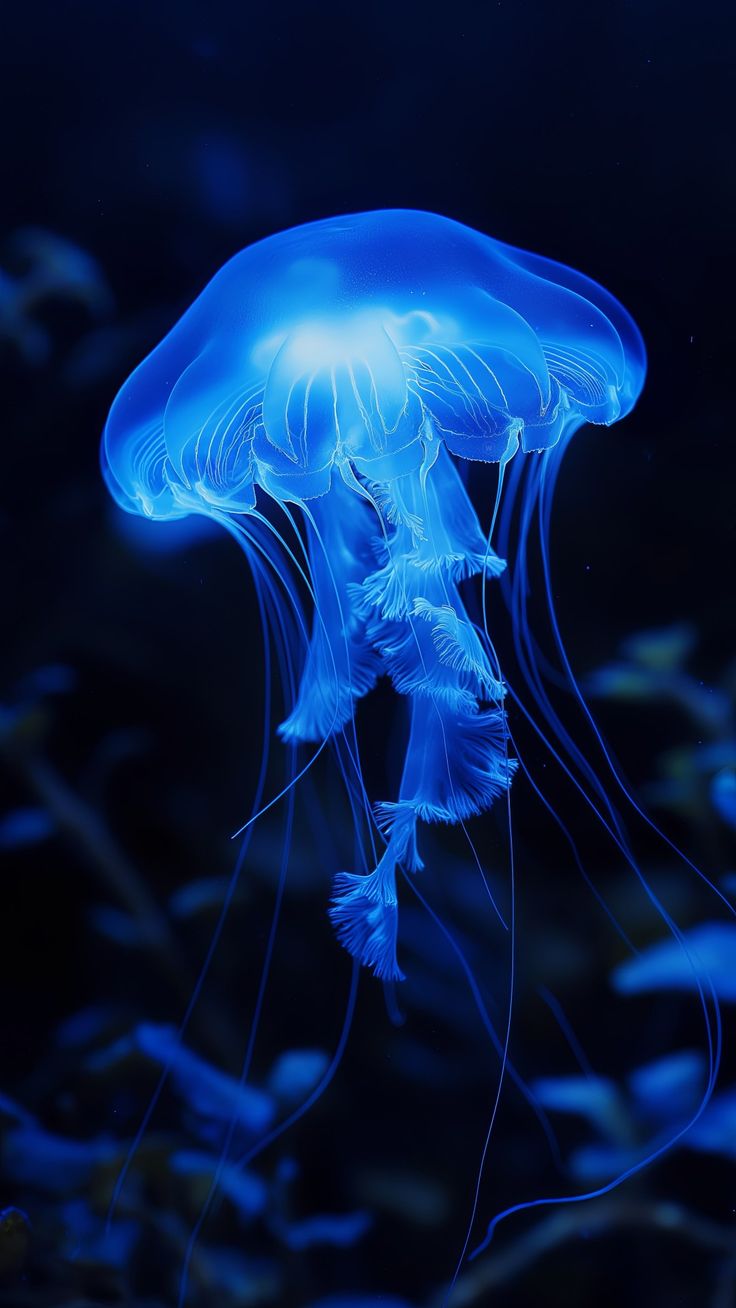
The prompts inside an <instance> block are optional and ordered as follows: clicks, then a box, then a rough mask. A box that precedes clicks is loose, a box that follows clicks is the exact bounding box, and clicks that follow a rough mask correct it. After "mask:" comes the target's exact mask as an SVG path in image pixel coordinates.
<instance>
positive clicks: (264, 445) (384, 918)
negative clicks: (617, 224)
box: [102, 210, 646, 982]
mask: <svg viewBox="0 0 736 1308" xmlns="http://www.w3.org/2000/svg"><path fill="white" fill-rule="evenodd" d="M645 368H646V363H645V354H644V348H643V344H642V340H641V337H640V335H639V332H638V330H637V328H636V326H635V324H634V322H633V321H632V319H631V318H630V317H629V315H628V313H627V312H626V311H625V310H624V309H623V308H622V306H621V305H620V304H619V303H618V302H617V301H616V300H615V299H614V298H613V297H612V296H611V295H610V294H608V293H607V292H606V291H605V290H603V289H602V288H601V287H600V286H598V285H597V284H596V283H595V282H593V281H591V280H590V279H589V278H587V277H585V276H583V275H582V274H580V273H577V272H574V271H573V270H571V269H570V268H567V267H565V266H563V265H562V264H559V263H555V262H553V261H551V260H549V259H545V258H542V257H540V256H538V255H534V254H528V253H525V252H523V251H521V250H517V249H514V248H512V247H511V246H508V245H504V244H502V243H501V242H499V241H495V240H493V239H491V238H490V237H488V236H485V235H482V234H480V233H478V232H476V231H473V230H471V229H470V228H468V227H466V226H463V225H462V224H461V223H458V222H454V221H451V220H450V219H447V218H443V217H440V216H438V215H435V214H431V213H423V212H414V211H410V210H387V211H378V212H375V213H362V214H354V215H349V216H345V217H337V218H330V219H326V220H324V221H320V222H313V223H308V224H306V225H304V226H300V227H296V228H293V229H292V230H289V231H286V232H282V233H279V234H278V235H275V236H272V237H269V238H267V239H266V240H262V241H259V242H257V243H256V244H255V245H252V246H250V247H248V248H247V249H245V250H243V251H242V252H241V253H240V254H238V255H236V256H235V258H233V259H232V260H231V261H230V262H229V263H228V264H226V265H225V267H224V268H223V269H222V270H221V271H220V272H219V273H218V274H217V275H216V276H215V277H214V279H213V280H212V281H211V282H210V284H209V285H208V286H207V287H206V288H205V290H204V291H203V292H202V294H201V295H200V296H199V298H198V299H197V300H196V301H195V302H194V304H193V305H192V306H191V308H190V309H189V310H188V311H187V312H186V313H185V314H184V316H183V318H182V319H181V321H180V322H179V323H177V325H176V326H175V327H174V328H173V330H172V331H171V332H170V333H169V335H168V336H167V337H166V338H165V339H164V340H163V341H162V342H161V344H160V345H159V346H158V347H157V348H156V349H155V350H154V351H153V353H152V354H151V355H150V356H149V357H148V358H147V359H146V360H145V361H144V362H143V363H142V364H141V365H140V367H139V368H138V369H137V370H136V371H135V372H134V373H133V374H132V376H131V377H130V378H129V380H128V381H127V382H126V384H125V385H124V386H123V388H122V390H121V391H120V393H119V394H118V396H117V398H116V400H115V402H114V404H113V407H112V410H111V413H110V416H109V419H108V422H107V425H106V428H105V433H104V439H103V443H102V465H103V471H104V476H105V479H106V481H107V485H108V487H109V489H110V491H111V493H112V495H113V496H114V498H115V500H116V501H117V503H118V504H119V505H120V506H121V507H122V508H123V509H125V510H127V511H128V512H130V513H135V514H140V515H142V516H144V517H146V518H150V519H156V520H168V519H172V518H181V517H184V516H185V515H188V514H204V515H207V516H208V517H210V518H212V519H214V520H216V521H218V522H219V523H221V524H222V525H223V526H224V527H225V528H226V529H227V530H228V531H229V532H230V533H231V534H232V535H233V536H234V537H235V538H236V539H237V540H238V542H239V544H240V545H241V546H242V548H243V549H244V551H245V553H246V555H247V556H248V559H249V561H250V563H251V567H252V570H253V573H254V577H255V578H256V579H257V582H258V586H259V588H260V589H259V594H260V595H262V596H263V597H264V598H263V601H262V603H261V612H262V614H265V615H266V617H267V618H269V620H270V622H271V625H272V626H273V629H274V632H275V634H276V639H277V641H278V642H280V647H281V648H282V650H283V657H282V660H281V662H282V667H283V668H284V669H285V675H284V681H285V686H284V694H285V697H286V700H287V712H286V715H285V717H284V720H283V721H282V723H281V725H280V728H279V732H280V736H281V738H282V740H283V741H284V742H285V743H286V744H287V745H288V746H289V747H290V748H291V750H292V753H293V752H294V750H295V748H296V746H298V745H301V744H303V743H310V744H311V745H312V746H313V749H312V752H311V754H310V756H309V759H308V761H307V762H306V764H305V765H304V766H303V767H302V769H301V771H299V772H297V771H296V768H294V769H292V773H291V781H290V786H291V785H293V783H294V782H295V781H296V779H298V777H299V776H301V775H303V772H304V771H305V770H306V768H308V767H309V766H310V765H311V761H312V760H313V759H314V758H315V757H317V755H318V754H319V753H320V752H321V751H322V750H323V748H324V747H325V746H326V745H327V744H328V743H332V744H333V745H334V747H335V751H336V754H337V757H338V762H339V764H340V767H341V768H342V770H343V773H344V774H345V776H346V780H347V782H348V788H349V792H350V795H351V797H352V802H353V809H354V812H355V816H356V824H357V825H358V826H360V824H361V823H364V824H365V825H366V826H370V828H371V836H370V840H369V841H366V840H362V842H359V844H362V847H363V848H370V849H372V850H373V851H375V857H372V858H371V859H370V861H366V863H365V865H364V866H358V865H356V866H355V867H353V868H350V869H348V870H340V871H336V874H335V877H334V882H333V890H332V898H331V902H330V906H329V914H330V918H331V920H332V923H333V925H334V928H335V932H336V935H337V938H338V940H339V941H340V942H341V944H342V945H343V946H344V947H345V948H346V949H347V950H348V951H349V953H350V954H351V955H352V956H353V957H354V958H355V959H356V960H358V962H359V963H361V964H363V965H365V966H366V967H368V968H370V969H371V970H372V971H373V972H374V973H375V975H376V976H378V977H379V978H381V979H382V980H384V981H388V982H390V981H393V980H399V979H401V977H402V972H401V969H400V965H399V961H398V959H397V926H398V918H399V911H398V895H397V871H399V870H401V871H402V872H404V873H408V874H412V873H414V872H417V871H419V869H420V868H421V867H422V859H421V853H420V847H421V827H422V824H425V823H450V824H462V825H464V824H465V823H466V822H467V821H468V820H469V819H471V818H473V817H475V816H476V815H478V814H480V813H482V812H484V811H485V810H487V809H488V808H489V807H490V806H491V805H492V804H493V803H494V801H495V800H497V799H499V797H502V796H504V795H506V793H507V792H508V790H509V787H510V785H511V782H512V778H513V776H514V772H515V770H516V767H517V760H516V759H515V758H514V757H513V750H512V749H510V735H509V728H508V725H507V718H506V711H505V707H504V703H505V698H506V695H507V686H506V683H505V680H504V677H503V675H502V670H501V667H500V665H499V661H498V658H497V656H496V653H495V649H494V644H493V640H492V636H491V633H490V631H489V626H488V614H487V604H486V584H487V583H488V582H493V580H494V579H497V578H501V579H502V580H501V582H500V583H499V584H500V585H504V586H505V587H506V592H507V598H508V599H509V602H510V607H511V610H512V615H513V617H514V628H515V638H516V639H517V642H518V652H519V656H520V663H521V666H522V668H526V670H527V673H528V680H529V683H530V685H531V688H532V692H533V694H534V698H535V700H536V702H537V704H538V706H539V708H540V709H541V710H542V713H543V715H544V716H545V717H547V719H548V721H551V715H552V714H553V709H552V707H551V705H549V703H548V702H546V701H545V700H544V692H543V690H542V688H541V685H540V683H539V680H538V676H537V673H536V670H535V668H534V652H533V648H532V646H531V645H529V644H528V641H527V636H526V626H527V624H526V610H525V604H526V598H525V596H526V581H525V573H526V565H525V552H526V541H527V538H528V536H529V533H530V530H531V524H532V521H533V519H534V517H535V513H536V511H537V510H538V511H539V514H540V516H541V520H542V523H543V525H544V522H545V521H546V518H547V517H548V513H549V505H550V500H551V494H552V490H553V487H554V480H555V476H556V470H557V467H558V466H559V460H560V456H561V453H562V451H563V449H564V447H565V445H566V443H567V441H568V440H569V439H570V437H571V436H572V434H573V433H574V432H575V431H576V430H577V429H578V428H579V427H580V426H581V425H582V424H583V423H586V422H590V423H598V424H610V423H613V422H615V421H617V420H618V419H619V418H621V417H623V416H624V415H625V414H627V413H628V412H629V411H630V409H631V408H632V406H633V405H634V403H635V402H636V399H637V397H638V395H639V392H640V390H641V387H642V384H643V380H644V374H645ZM473 462H480V463H484V464H494V465H497V468H498V492H497V494H496V500H495V506H494V505H491V506H489V508H490V509H493V513H492V520H491V522H490V526H489V523H488V522H487V521H486V522H484V523H483V524H482V523H481V521H480V519H479V517H478V513H477V511H476V508H475V507H474V504H473V500H472V498H471V496H470V494H469V492H468V479H469V476H468V474H469V469H470V466H471V464H472V463H473ZM509 467H510V469H511V471H510V472H509V473H508V474H507V476H506V484H505V487H504V486H503V483H504V473H505V472H506V470H507V469H508V468H509ZM502 487H503V490H504V494H503V496H502V494H501V491H502ZM515 519H518V522H519V527H518V542H517V545H516V555H515V558H513V559H510V562H511V563H512V565H513V569H510V571H512V570H513V573H514V578H513V582H512V583H511V584H509V579H508V577H507V578H506V580H505V581H504V580H503V577H502V574H503V573H504V570H505V568H506V560H505V559H504V557H503V554H504V553H507V554H508V553H510V546H511V530H512V526H511V524H512V522H513V521H514V520H515ZM496 521H498V524H499V528H500V542H501V545H503V547H504V548H500V547H499V552H498V553H497V552H496V551H495V550H494V548H492V546H491V538H492V530H493V528H494V527H495V524H496ZM497 543H498V542H497ZM474 579H475V585H476V587H477V586H478V585H479V586H480V593H481V595H482V609H481V607H480V606H479V604H478V601H477V594H476V596H475V598H474V597H473V594H472V590H473V580H474ZM305 596H306V597H307V600H308V603H307V606H306V607H305V602H304V601H305ZM294 669H296V671H294ZM384 676H386V677H388V678H390V680H391V682H392V683H393V687H394V690H395V691H396V693H397V696H398V697H399V699H400V701H401V702H402V703H403V704H404V705H405V707H406V714H405V717H406V724H405V736H404V743H403V753H402V766H401V767H400V769H398V770H397V787H396V791H395V793H393V794H389V795H384V796H378V797H373V796H371V797H368V796H367V795H366V790H365V786H364V785H363V779H362V772H361V766H360V750H359V747H358V733H357V729H356V724H355V716H356V706H357V704H358V702H359V701H360V700H362V699H363V697H365V696H367V695H369V694H370V692H371V691H372V690H373V688H374V686H375V684H376V682H377V680H378V679H379V678H380V677H384ZM571 748H572V746H571ZM356 796H357V798H356ZM278 798H280V796H276V799H278ZM272 802H275V800H274V801H272Z"/></svg>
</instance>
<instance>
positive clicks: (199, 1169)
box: [169, 1149, 268, 1221]
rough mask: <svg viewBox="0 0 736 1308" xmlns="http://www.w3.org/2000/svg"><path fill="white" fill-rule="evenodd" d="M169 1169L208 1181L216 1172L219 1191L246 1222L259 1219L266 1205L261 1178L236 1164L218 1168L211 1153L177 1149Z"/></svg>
mask: <svg viewBox="0 0 736 1308" xmlns="http://www.w3.org/2000/svg"><path fill="white" fill-rule="evenodd" d="M169 1167H170V1168H171V1170H172V1172H176V1173H178V1175H180V1176H195V1177H204V1178H206V1180H207V1181H208V1182H209V1181H211V1179H212V1178H213V1177H214V1175H215V1173H216V1172H218V1171H219V1174H218V1186H219V1189H220V1190H221V1191H222V1193H223V1194H225V1195H227V1197H228V1199H229V1200H230V1201H231V1203H232V1204H233V1206H234V1207H235V1208H236V1209H237V1211H238V1214H239V1215H240V1217H241V1218H244V1219H245V1220H246V1221H247V1220H250V1219H251V1218H253V1217H258V1216H259V1215H260V1214H261V1213H262V1212H263V1210H264V1208H265V1206H266V1199H267V1197H268V1191H267V1188H266V1183H265V1181H262V1180H261V1178H260V1176H256V1175H255V1174H254V1173H253V1172H247V1171H244V1170H243V1168H241V1167H238V1166H237V1164H235V1163H225V1164H223V1165H222V1166H219V1160H218V1158H217V1157H216V1156H215V1155H213V1154H206V1153H202V1152H200V1151H199V1150H195V1149H180V1150H178V1151H177V1152H176V1153H174V1154H172V1156H171V1158H170V1159H169Z"/></svg>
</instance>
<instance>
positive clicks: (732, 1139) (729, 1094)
mask: <svg viewBox="0 0 736 1308" xmlns="http://www.w3.org/2000/svg"><path fill="white" fill-rule="evenodd" d="M684 1143H685V1144H686V1145H687V1146H688V1148H689V1149H697V1150H698V1151H699V1152H702V1153H707V1154H722V1155H723V1157H724V1158H733V1159H736V1086H734V1087H732V1088H731V1089H729V1090H724V1091H723V1093H722V1094H718V1095H714V1096H713V1098H712V1099H711V1101H710V1103H708V1104H707V1105H706V1107H705V1108H704V1110H703V1112H702V1113H701V1115H700V1117H699V1118H698V1120H697V1122H695V1123H694V1125H693V1126H692V1127H691V1128H690V1130H689V1131H688V1133H687V1135H686V1136H685V1140H684Z"/></svg>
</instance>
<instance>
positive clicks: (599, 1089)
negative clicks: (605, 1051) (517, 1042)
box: [529, 1076, 623, 1139]
mask: <svg viewBox="0 0 736 1308" xmlns="http://www.w3.org/2000/svg"><path fill="white" fill-rule="evenodd" d="M529 1088H530V1090H531V1092H532V1094H533V1095H534V1097H535V1099H536V1100H537V1102H538V1103H540V1104H541V1106H542V1108H548V1109H550V1111H551V1112H556V1113H573V1114H575V1115H576V1116H578V1117H583V1118H585V1119H586V1121H588V1122H590V1124H591V1125H592V1126H594V1127H595V1128H596V1130H599V1131H601V1132H602V1133H603V1134H604V1135H606V1136H609V1137H611V1138H612V1139H618V1138H619V1137H620V1135H621V1129H622V1116H623V1105H622V1103H621V1097H620V1094H619V1091H618V1089H617V1087H616V1086H615V1085H614V1084H613V1082H612V1081H609V1080H607V1078H605V1077H599V1076H595V1077H585V1076H555V1077H552V1076H550V1077H542V1078H540V1079H539V1080H538V1081H534V1082H533V1083H532V1085H531V1086H530V1087H529Z"/></svg>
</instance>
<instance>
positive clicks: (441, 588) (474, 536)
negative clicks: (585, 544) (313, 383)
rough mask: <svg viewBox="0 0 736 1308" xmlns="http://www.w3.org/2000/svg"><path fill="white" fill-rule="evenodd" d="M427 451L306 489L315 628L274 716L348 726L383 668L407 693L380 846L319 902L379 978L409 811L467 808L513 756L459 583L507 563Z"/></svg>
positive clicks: (448, 817)
mask: <svg viewBox="0 0 736 1308" xmlns="http://www.w3.org/2000/svg"><path fill="white" fill-rule="evenodd" d="M424 451H425V454H424V461H423V463H422V465H421V468H420V469H419V471H418V472H415V473H412V474H409V475H406V476H404V477H399V478H396V479H394V480H393V481H391V482H385V483H381V484H380V485H378V486H376V485H373V486H372V487H371V488H370V490H366V498H365V499H363V500H361V499H360V497H359V496H356V494H355V491H354V490H349V491H348V490H347V489H346V488H345V487H344V486H341V485H340V484H339V483H336V484H335V485H334V486H333V489H332V490H331V491H330V492H329V494H328V495H326V496H324V497H322V498H321V499H318V500H314V501H312V502H311V504H310V506H309V514H308V517H309V520H310V527H309V546H310V565H311V575H312V581H313V587H314V598H315V611H314V619H313V628H312V635H311V640H310V645H309V650H308V653H307V658H306V661H305V664H304V669H303V673H302V678H301V684H300V689H299V693H298V697H297V701H296V704H295V706H294V709H293V710H292V712H291V713H290V715H289V717H288V718H287V720H286V722H285V723H284V724H283V726H282V728H281V732H282V735H284V736H285V737H286V738H287V739H290V740H319V739H323V738H324V737H325V736H326V735H329V734H331V733H332V732H335V731H337V730H339V729H340V728H342V727H344V726H345V724H346V723H347V722H348V721H349V720H350V718H351V717H352V715H353V712H354V706H355V703H356V701H357V700H358V699H359V698H360V697H361V696H363V695H365V694H366V693H367V692H368V691H369V690H370V689H371V688H372V686H373V684H374V682H375V680H376V678H377V677H378V676H379V675H380V674H385V675H388V676H389V677H390V678H391V681H392V683H393V686H394V689H395V690H396V691H397V692H398V694H399V695H401V696H403V697H404V698H406V699H407V700H408V704H409V710H410V712H409V732H408V740H407V745H406V753H405V760H404V768H403V774H402V779H401V785H400V789H399V795H398V798H397V800H396V801H395V802H386V803H383V804H380V805H379V806H378V808H377V810H376V818H377V821H378V824H379V826H380V828H381V830H382V831H383V834H384V836H385V838H386V842H387V845H386V850H385V853H384V854H383V856H382V858H381V859H380V860H379V862H378V865H377V866H376V868H375V869H374V871H373V872H371V873H370V874H369V875H366V876H364V875H359V874H356V873H352V872H341V873H340V874H339V875H338V876H337V878H336V880H335V884H334V892H333V900H332V905H331V909H330V916H331V918H332V921H333V923H334V926H335V929H336V931H337V935H338V938H339V939H340V941H341V942H342V943H343V944H344V945H345V947H346V948H347V949H348V950H349V951H350V953H351V954H353V955H354V956H355V957H357V958H359V959H360V961H361V962H362V963H364V964H366V965H367V966H369V967H371V968H372V969H373V971H374V972H375V973H376V975H378V976H380V977H382V978H384V979H390V978H394V979H398V978H400V977H401V972H400V970H399V967H398V964H397V961H396V933H397V924H398V908H397V895H396V869H397V866H398V865H399V864H401V865H403V866H405V867H406V868H408V869H409V870H412V871H414V870H417V869H418V868H419V867H421V860H420V857H419V854H418V851H417V834H416V827H417V822H418V821H420V820H421V821H423V822H445V823H456V822H461V821H464V820H465V819H467V818H470V817H473V816H475V815H476V814H478V813H480V812H482V811H483V810H484V809H486V808H488V807H489V805H490V804H491V803H492V802H493V800H494V799H496V798H497V796H498V795H500V794H502V793H503V792H504V791H505V790H507V789H508V786H509V784H510V781H511V777H512V775H513V771H514V767H515V763H514V760H511V759H509V758H508V754H507V740H506V726H505V718H504V710H503V707H502V702H503V695H504V687H503V684H502V682H501V680H500V678H499V676H498V675H497V671H496V670H494V668H493V667H492V666H491V661H490V659H489V657H488V653H487V651H486V649H485V647H484V643H483V641H482V639H481V636H480V634H479V632H478V631H477V629H476V627H475V626H474V624H473V622H472V621H471V619H470V617H469V616H468V613H467V611H466V608H465V605H464V603H463V600H462V598H461V595H460V589H459V588H460V583H461V582H463V581H464V580H466V579H467V578H468V577H470V576H473V575H478V574H479V573H482V572H484V571H485V573H486V575H487V576H489V577H497V576H499V575H500V574H501V573H502V572H503V569H504V566H505V565H504V562H503V560H502V559H500V558H498V556H497V555H496V554H494V553H493V551H492V550H490V549H489V548H488V545H487V542H486V540H485V537H484V535H483V533H482V531H481V528H480V524H479V522H478V519H477V516H476V514H475V511H474V509H473V506H472V504H471V502H470V499H469V497H468V495H467V492H466V490H465V486H464V484H463V481H462V479H461V477H460V475H459V473H458V471H457V469H456V467H455V465H454V464H453V462H452V460H451V458H450V457H449V455H448V454H447V452H446V451H445V449H444V448H443V446H442V444H441V442H440V441H439V440H438V439H437V438H436V437H434V436H433V435H432V433H431V431H430V430H429V429H427V430H426V431H425V439H424ZM371 501H372V503H373V505H374V506H375V508H376V509H377V510H378V519H377V518H376V514H375V513H374V512H373V511H372V510H371V508H370V502H371ZM379 524H380V526H381V529H382V531H381V534H380V535H376V529H377V525H379Z"/></svg>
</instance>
